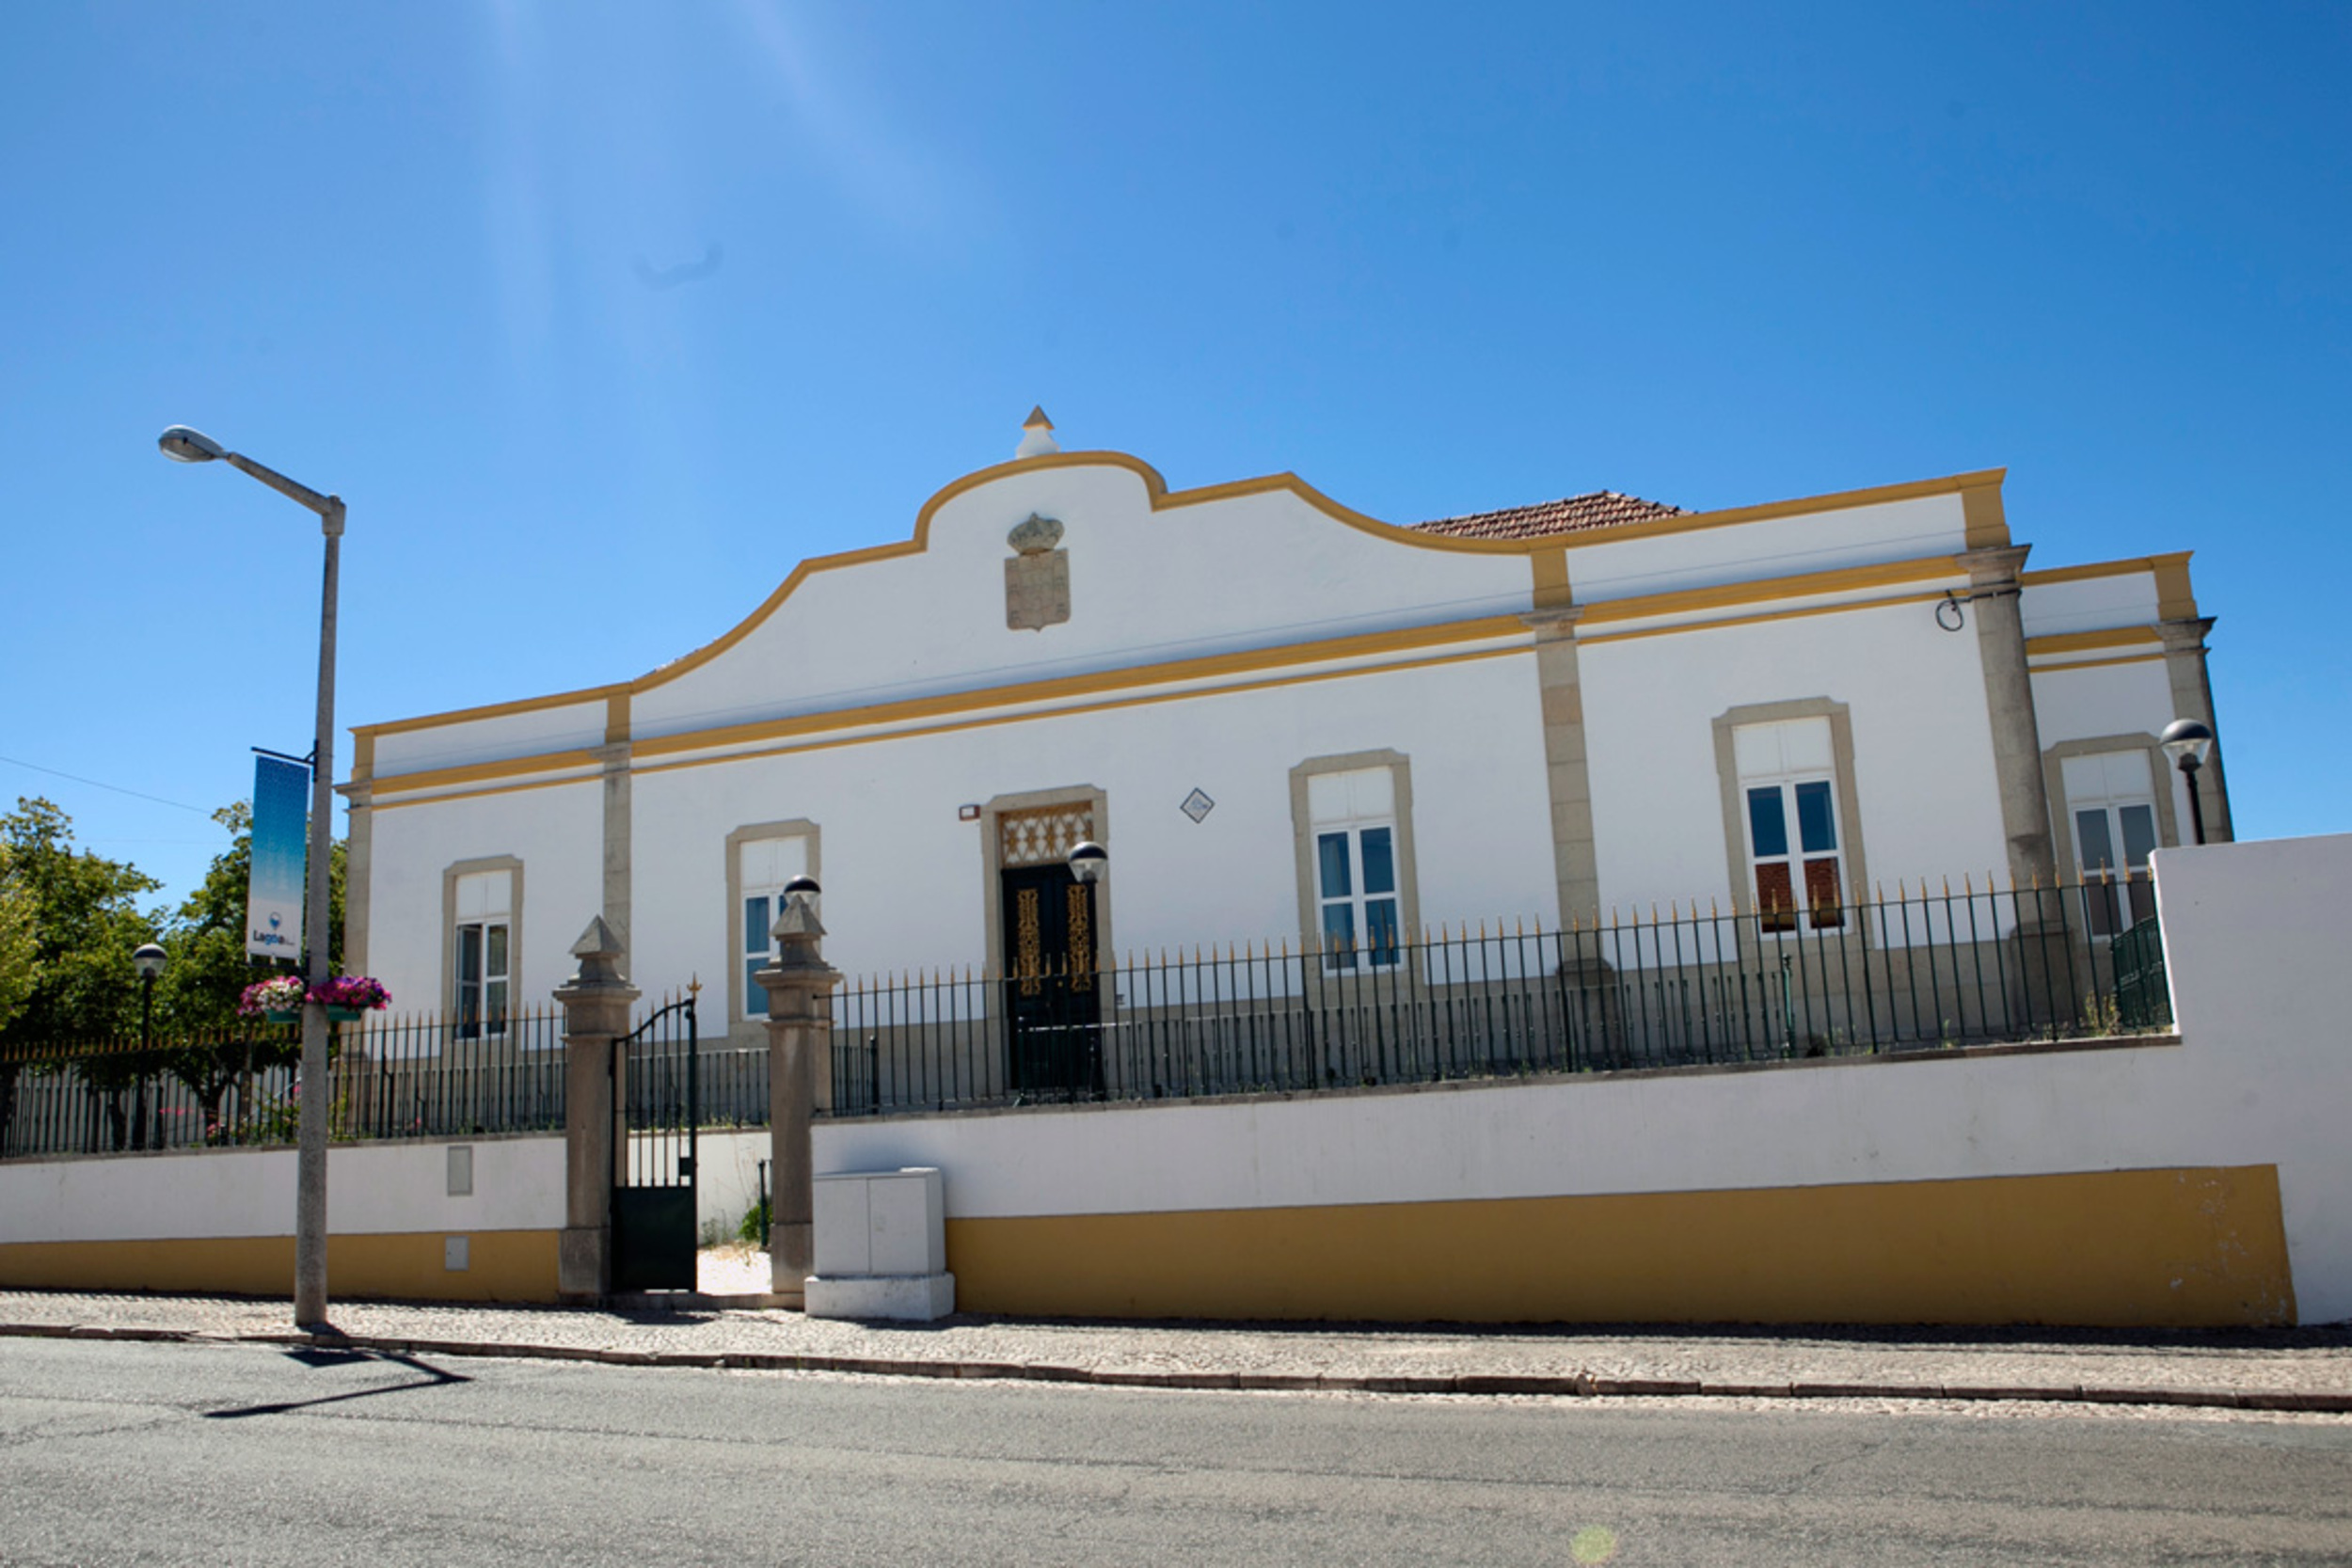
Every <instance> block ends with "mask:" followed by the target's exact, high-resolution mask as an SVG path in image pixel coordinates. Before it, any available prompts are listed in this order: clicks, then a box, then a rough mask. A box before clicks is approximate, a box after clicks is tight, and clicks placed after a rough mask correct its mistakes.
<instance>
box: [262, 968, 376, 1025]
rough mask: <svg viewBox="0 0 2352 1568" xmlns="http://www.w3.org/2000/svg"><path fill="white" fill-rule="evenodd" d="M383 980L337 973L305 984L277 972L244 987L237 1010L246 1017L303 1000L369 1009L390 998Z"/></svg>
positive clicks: (291, 1007) (295, 1007)
mask: <svg viewBox="0 0 2352 1568" xmlns="http://www.w3.org/2000/svg"><path fill="white" fill-rule="evenodd" d="M391 999H392V993H391V992H390V991H388V990H385V989H384V982H383V981H381V980H378V979H375V978H373V976H370V975H366V974H338V975H336V976H335V977H334V978H333V979H331V980H321V981H320V982H319V983H318V984H317V985H315V986H307V985H305V984H304V983H303V981H302V979H301V977H300V976H299V975H294V974H280V975H278V977H277V978H276V979H271V980H257V981H255V982H254V983H253V984H251V985H249V986H247V987H246V988H245V993H244V995H242V996H241V997H239V998H238V1000H237V1011H239V1012H240V1013H243V1014H245V1015H246V1017H248V1018H252V1017H258V1016H261V1015H264V1014H271V1013H292V1012H299V1011H300V1010H301V1008H302V1004H303V1003H305V1002H317V1003H321V1004H323V1005H324V1006H328V1007H333V1008H337V1009H340V1010H342V1011H344V1012H354V1013H363V1012H372V1011H373V1010H374V1009H376V1008H378V1007H381V1006H384V1005H385V1004H386V1003H388V1002H389V1001H391Z"/></svg>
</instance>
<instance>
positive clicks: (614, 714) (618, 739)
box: [604, 691, 628, 746]
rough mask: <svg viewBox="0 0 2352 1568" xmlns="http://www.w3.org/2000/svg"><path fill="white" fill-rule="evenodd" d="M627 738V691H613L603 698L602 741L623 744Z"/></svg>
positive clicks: (615, 744) (616, 744) (610, 744)
mask: <svg viewBox="0 0 2352 1568" xmlns="http://www.w3.org/2000/svg"><path fill="white" fill-rule="evenodd" d="M627 742H628V692H626V691H615V692H614V693H612V695H611V696H610V697H607V698H606V699H605V700H604V743H605V744H606V745H607V746H619V745H624V744H626V743H627Z"/></svg>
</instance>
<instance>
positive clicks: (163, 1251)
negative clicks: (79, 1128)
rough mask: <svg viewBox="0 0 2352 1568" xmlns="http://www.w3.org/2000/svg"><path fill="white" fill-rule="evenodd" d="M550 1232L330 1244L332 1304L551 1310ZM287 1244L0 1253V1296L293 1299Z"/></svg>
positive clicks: (426, 1235)
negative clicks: (454, 1258)
mask: <svg viewBox="0 0 2352 1568" xmlns="http://www.w3.org/2000/svg"><path fill="white" fill-rule="evenodd" d="M558 1234H559V1233H558V1232H556V1231H553V1230H465V1231H459V1230H453V1231H447V1232H444V1231H438V1230H436V1231H430V1232H412V1233H406V1234H398V1235H385V1236H350V1235H343V1236H329V1237H327V1239H326V1274H327V1277H328V1278H330V1279H332V1280H333V1281H334V1282H335V1296H336V1299H338V1300H342V1301H357V1300H367V1299H371V1298H373V1299H376V1300H394V1301H399V1300H407V1301H553V1300H555V1299H556V1288H555V1285H556V1278H555V1249H556V1237H557V1235H558ZM450 1236H465V1237H466V1238H468V1252H469V1259H468V1263H469V1266H468V1267H467V1268H466V1269H464V1270H463V1271H456V1272H453V1271H452V1270H449V1269H446V1268H444V1267H442V1262H443V1258H444V1254H443V1250H442V1243H443V1242H445V1241H446V1240H447V1239H448V1237H450ZM0 1287H5V1288H7V1289H10V1290H24V1289H34V1290H51V1291H197V1292H208V1293H210V1292H217V1293H220V1294H224V1295H233V1296H285V1297H289V1298H291V1297H292V1296H293V1294H294V1238H293V1237H292V1236H229V1237H216V1238H191V1237H185V1236H171V1237H164V1238H159V1239H156V1240H152V1241H136V1242H16V1243H8V1244H7V1245H0Z"/></svg>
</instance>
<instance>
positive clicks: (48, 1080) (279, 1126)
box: [0, 1010, 564, 1157]
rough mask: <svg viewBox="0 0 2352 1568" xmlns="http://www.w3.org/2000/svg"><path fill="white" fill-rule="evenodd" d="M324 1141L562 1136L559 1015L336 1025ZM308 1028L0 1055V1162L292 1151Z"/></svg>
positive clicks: (258, 1026) (373, 1019)
mask: <svg viewBox="0 0 2352 1568" xmlns="http://www.w3.org/2000/svg"><path fill="white" fill-rule="evenodd" d="M333 1027H334V1030H335V1034H334V1037H333V1039H332V1042H331V1045H330V1049H329V1058H330V1060H329V1073H328V1079H329V1083H328V1094H329V1096H330V1099H329V1101H328V1104H329V1111H328V1121H327V1127H328V1135H329V1136H330V1137H332V1138H334V1139H336V1140H338V1141H351V1140H356V1139H362V1138H427V1137H449V1136H462V1135H466V1134H469V1133H490V1132H539V1131H550V1130H554V1131H560V1130H561V1129H562V1128H563V1126H564V1053H563V1041H564V1028H563V1019H562V1016H561V1015H560V1014H559V1013H557V1012H554V1011H552V1010H549V1011H545V1012H532V1013H516V1014H511V1015H509V1016H508V1018H507V1019H506V1021H505V1022H504V1025H503V1026H502V1027H501V1028H500V1029H497V1030H485V1029H484V1028H483V1027H482V1026H481V1025H480V1024H479V1023H474V1024H470V1025H461V1024H457V1023H454V1022H447V1021H444V1020H440V1019H435V1018H394V1017H389V1016H383V1015H375V1014H370V1015H367V1016H365V1017H363V1018H361V1019H358V1020H356V1021H353V1022H344V1023H337V1024H335V1025H334V1026H333ZM301 1053H302V1036H301V1030H300V1029H299V1028H298V1027H297V1026H295V1025H293V1024H273V1023H261V1022H256V1023H254V1024H252V1025H249V1026H246V1027H240V1028H236V1029H228V1030H220V1031H215V1032H213V1033H209V1034H203V1035H198V1036H193V1037H175V1038H172V1039H168V1040H160V1041H155V1042H153V1043H152V1044H150V1045H147V1046H142V1045H141V1044H139V1042H137V1041H132V1042H129V1043H127V1044H126V1043H124V1042H121V1041H94V1042H88V1043H84V1044H77V1045H70V1046H38V1047H29V1048H28V1047H18V1048H15V1049H13V1050H11V1051H8V1052H6V1053H0V1157H17V1156H25V1155H43V1154H101V1153H120V1152H130V1151H135V1150H140V1149H157V1148H223V1147H235V1146H267V1145H276V1144H291V1143H293V1142H294V1128H295V1123H296V1120H297V1119H298V1117H299V1115H300V1112H301V1105H302V1100H301V1095H302V1090H301V1087H300V1085H299V1084H298V1083H297V1081H296V1080H297V1074H296V1072H295V1065H296V1063H297V1061H298V1060H299V1058H300V1056H301Z"/></svg>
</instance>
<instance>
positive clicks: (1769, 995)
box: [0, 882, 2172, 1157]
mask: <svg viewBox="0 0 2352 1568" xmlns="http://www.w3.org/2000/svg"><path fill="white" fill-rule="evenodd" d="M2112 898H2113V890H2112V889H2111V888H2109V887H2106V886H2103V885H2101V884H2099V883H2091V884H2090V885H2089V886H2078V885H2069V886H2065V887H2059V888H2045V889H2025V890H2010V889H2001V890H1991V889H1984V888H1979V887H1975V886H1973V885H1970V884H1968V883H1965V882H1963V885H1962V886H1961V888H1960V889H1958V890H1957V891H1955V890H1954V889H1952V888H1950V887H1948V886H1946V887H1941V888H1938V889H1936V890H1933V891H1929V890H1926V889H1922V890H1920V891H1917V892H1912V891H1910V890H1908V889H1906V888H1903V887H1900V886H1899V887H1898V889H1897V891H1896V896H1894V897H1892V898H1888V897H1885V896H1883V895H1882V896H1880V897H1879V898H1878V899H1876V900H1875V901H1872V902H1869V903H1863V904H1852V905H1847V906H1844V907H1842V908H1838V909H1834V910H1833V909H1826V908H1825V909H1819V910H1812V911H1804V913H1803V914H1802V915H1799V916H1792V915H1791V914H1790V913H1789V912H1788V911H1768V912H1766V913H1765V914H1763V915H1761V916H1759V915H1758V914H1757V913H1756V911H1752V910H1745V911H1743V910H1739V909H1734V910H1731V911H1719V910H1715V909H1709V910H1708V911H1706V912H1704V913H1701V912H1699V911H1696V910H1695V909H1693V910H1689V911H1685V910H1683V909H1681V908H1679V907H1671V906H1670V907H1669V908H1668V909H1667V910H1666V911H1663V912H1661V911H1655V910H1653V911H1648V912H1647V913H1646V914H1645V915H1643V916H1640V917H1637V918H1629V919H1619V920H1612V921H1611V922H1610V923H1608V924H1606V925H1602V926H1597V927H1591V926H1575V927H1570V928H1568V929H1567V930H1565V931H1546V930H1543V929H1541V928H1540V927H1533V926H1526V927H1522V926H1518V925H1514V926H1512V927H1509V928H1507V929H1505V928H1503V927H1479V928H1477V929H1475V930H1462V931H1454V930H1440V931H1438V932H1437V933H1434V934H1424V935H1423V937H1422V940H1420V941H1418V942H1406V941H1402V940H1397V941H1394V942H1392V943H1391V945H1388V946H1386V947H1384V948H1382V949H1380V950H1376V951H1375V950H1371V949H1363V950H1356V951H1348V950H1331V949H1322V950H1318V949H1312V948H1310V949H1305V950H1299V949H1295V948H1292V947H1289V946H1287V945H1285V944H1281V943H1274V944H1270V945H1269V944H1253V945H1249V946H1244V947H1228V948H1226V949H1225V950H1224V951H1223V952H1222V953H1219V952H1216V951H1214V950H1209V949H1196V950H1195V951H1194V952H1193V953H1192V954H1191V955H1190V956H1189V957H1187V956H1185V955H1184V954H1181V953H1179V954H1172V955H1171V954H1168V953H1162V954H1160V955H1158V956H1156V957H1154V958H1147V959H1137V958H1133V957H1130V958H1128V960H1127V961H1126V962H1124V963H1120V964H1117V965H1114V966H1112V967H1109V968H1106V969H1104V970H1102V971H1100V972H1097V973H1080V974H1068V973H1040V974H1012V975H1005V974H988V973H981V972H977V971H969V972H966V973H964V974H961V975H948V974H901V975H898V976H895V977H893V976H876V977H869V978H866V979H862V980H857V981H853V982H851V983H850V984H849V985H847V986H845V987H844V988H842V989H841V990H838V991H836V992H835V993H834V998H833V1050H832V1054H831V1059H830V1063H829V1066H830V1069H831V1070H830V1075H829V1080H830V1081H829V1083H828V1084H826V1085H820V1094H819V1101H818V1104H819V1108H820V1111H822V1112H824V1113H826V1114H830V1115H832V1116H835V1117H855V1116H875V1115H891V1114H903V1113H909V1112H917V1111H936V1110H952V1109H959V1108H966V1107H986V1106H1008V1105H1021V1104H1041V1103H1051V1102H1057V1101H1073V1100H1156V1099H1184V1098H1194V1097H1201V1096H1210V1095H1228V1094H1246V1093H1257V1092H1266V1091H1280V1092H1290V1093H1298V1092H1311V1091H1315V1090H1322V1089H1334V1088H1352V1087H1358V1086H1369V1085H1384V1084H1408V1083H1427V1082H1433V1081H1438V1080H1443V1079H1467V1078H1496V1077H1508V1076H1519V1075H1528V1074H1534V1073H1560V1072H1585V1071H1604V1070H1616V1069H1630V1068H1654V1067H1680V1066H1692V1065H1701V1064H1721V1063H1734V1062H1757V1061H1783V1060H1788V1059H1792V1058H1803V1057H1815V1056H1843V1055H1855V1054H1870V1053H1883V1052H1897V1051H1932V1050H1938V1049H1943V1048H1947V1047H1952V1046H1959V1045H1974V1044H1985V1043H1998V1042H2017V1041H2027V1040H2037V1039H2039V1040H2059V1039H2067V1038H2078V1037H2091V1036H2098V1035H2112V1034H2118V1033H2124V1032H2131V1031H2137V1030H2141V1029H2151V1028H2163V1027H2169V1023H2170V1021H2171V1016H2172V1014H2171V1000H2170V993H2169V990H2168V989H2167V980H2166V974H2165V965H2164V946H2163V936H2162V932H2161V931H2160V929H2159V928H2158V927H2157V925H2156V923H2155V922H2154V921H2153V919H2151V920H2145V921H2142V922H2140V923H2139V924H2137V925H2136V926H2133V927H2130V928H2129V929H2128V930H2126V931H2124V932H2122V934H2120V935H2118V936H2115V937H2113V938H2108V937H2106V936H2104V935H2097V934H2094V933H2098V932H2101V931H2104V930H2109V929H2112V928H2113V927H2112V925H2104V926H2103V925H2102V924H2100V922H2099V918H2098V916H2099V911H2100V910H2101V909H2102V908H2103V907H2104V906H2105V903H2106V901H2111V900H2112ZM299 1054H300V1037H299V1031H298V1030H297V1029H295V1028H294V1027H293V1026H291V1025H262V1024H257V1025H255V1026H253V1027H249V1028H244V1029H238V1030H233V1031H225V1032H222V1033H220V1034H217V1035H212V1036H205V1037H197V1038H190V1039H176V1040H172V1041H169V1042H164V1043H159V1044H157V1045H155V1046H154V1047H152V1048H150V1049H141V1048H140V1047H138V1046H137V1045H136V1044H135V1043H134V1044H131V1045H127V1046H126V1045H122V1044H119V1043H101V1044H93V1045H85V1046H75V1047H68V1048H62V1049H57V1048H51V1049H40V1050H31V1051H27V1050H24V1049H21V1048H20V1049H18V1050H16V1051H15V1052H13V1053H0V1157H23V1156H28V1155H44V1154H70V1153H105V1152H115V1151H130V1150H136V1149H149V1148H202V1147H220V1146H238V1145H248V1146H250V1145H277V1144H291V1143H292V1142H293V1141H294V1129H295V1121H296V1117H297V1113H298V1111H299V1109H300V1098H299V1091H298V1089H297V1088H296V1086H295V1083H294V1062H295V1059H296V1058H297V1057H298V1055H299ZM696 1068H697V1079H698V1094H697V1099H698V1100H699V1113H698V1122H699V1125H701V1126H703V1127H723V1126H734V1127H764V1126H766V1125H767V1124H768V1119H769V1115H768V1112H769V1077H768V1052H767V1049H766V1048H765V1046H764V1045H763V1046H754V1047H750V1048H744V1047H739V1046H720V1047H718V1048H715V1049H707V1050H704V1051H702V1052H701V1053H700V1054H699V1055H698V1056H697V1058H696ZM330 1077H331V1088H330V1092H331V1094H332V1096H333V1100H332V1108H331V1111H330V1117H329V1127H330V1129H331V1132H330V1135H331V1136H333V1137H334V1138H336V1139H339V1140H353V1139H361V1138H401V1137H450V1136H464V1135H468V1134H477V1133H492V1132H533V1131H558V1130H561V1129H562V1127H563V1126H564V1067H563V1020H562V1015H561V1014H560V1013H559V1012H556V1011H552V1010H550V1011H546V1012H535V1013H529V1014H516V1015H513V1016H510V1017H509V1018H508V1020H507V1021H506V1023H505V1025H504V1027H503V1028H502V1029H501V1030H498V1031H484V1030H481V1029H480V1028H479V1027H478V1026H476V1027H471V1028H469V1027H467V1026H463V1025H459V1024H456V1023H453V1022H446V1021H442V1020H439V1019H434V1018H387V1017H382V1016H377V1015H371V1016H369V1017H367V1018H365V1019H363V1020H361V1021H359V1022H352V1023H343V1024H340V1025H338V1026H337V1030H336V1037H335V1042H334V1050H333V1061H332V1071H331V1074H330ZM632 1092H635V1091H634V1089H633V1090H632Z"/></svg>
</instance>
